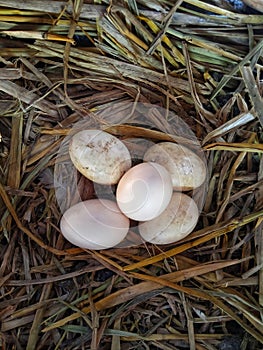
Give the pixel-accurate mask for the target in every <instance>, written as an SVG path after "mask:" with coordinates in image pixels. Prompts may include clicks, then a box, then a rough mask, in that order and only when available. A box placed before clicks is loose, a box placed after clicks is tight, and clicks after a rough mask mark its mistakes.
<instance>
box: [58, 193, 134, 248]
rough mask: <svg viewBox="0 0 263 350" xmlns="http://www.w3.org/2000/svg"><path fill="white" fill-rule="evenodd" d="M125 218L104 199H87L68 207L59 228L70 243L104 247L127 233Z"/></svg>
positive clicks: (109, 246) (118, 241)
mask: <svg viewBox="0 0 263 350" xmlns="http://www.w3.org/2000/svg"><path fill="white" fill-rule="evenodd" d="M129 225H130V222H129V219H128V218H127V217H126V216H125V215H123V214H122V213H121V212H120V210H119V208H118V206H117V204H116V203H115V202H113V201H111V200H108V199H90V200H86V201H83V202H79V203H77V204H75V205H73V206H72V207H70V208H69V209H68V210H67V211H66V212H65V213H64V214H63V216H62V219H61V222H60V228H61V232H62V234H63V236H64V237H65V238H66V239H67V240H68V241H69V242H71V243H72V244H74V245H76V246H78V247H80V248H85V249H94V250H98V249H107V248H111V247H114V246H115V245H117V244H118V243H120V242H121V241H122V240H123V239H124V238H125V236H126V235H127V233H128V230H129Z"/></svg>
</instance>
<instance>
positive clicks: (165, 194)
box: [116, 162, 173, 221]
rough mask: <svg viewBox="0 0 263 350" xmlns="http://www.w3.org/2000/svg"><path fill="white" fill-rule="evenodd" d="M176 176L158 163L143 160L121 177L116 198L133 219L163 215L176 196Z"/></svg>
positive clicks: (123, 210) (147, 218)
mask: <svg viewBox="0 0 263 350" xmlns="http://www.w3.org/2000/svg"><path fill="white" fill-rule="evenodd" d="M172 192H173V186H172V179H171V176H170V174H169V173H168V171H167V170H166V169H165V168H164V167H163V166H162V165H160V164H157V163H151V162H149V163H140V164H138V165H136V166H134V167H132V168H131V169H129V170H128V171H127V172H126V173H125V174H124V175H123V177H122V178H121V179H120V181H119V184H118V186H117V191H116V199H117V203H118V206H119V208H120V210H121V211H122V212H123V213H124V214H125V215H126V216H128V217H129V218H131V219H133V220H136V221H141V220H144V221H146V220H151V219H153V218H155V217H156V216H158V215H160V214H161V212H162V211H163V210H164V209H165V208H166V207H167V205H168V204H169V202H170V199H171V197H172Z"/></svg>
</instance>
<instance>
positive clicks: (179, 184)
mask: <svg viewBox="0 0 263 350" xmlns="http://www.w3.org/2000/svg"><path fill="white" fill-rule="evenodd" d="M69 155H70V158H71V160H72V163H73V164H74V166H75V167H76V169H77V170H78V171H79V172H80V173H81V174H82V175H84V176H85V177H86V178H88V179H90V180H92V181H94V182H96V183H99V184H104V185H113V184H117V191H116V202H114V201H110V200H106V199H100V198H98V199H89V200H86V201H83V202H80V203H78V204H75V205H74V206H72V207H71V208H69V209H68V210H67V211H66V212H65V213H64V214H63V217H62V219H61V223H60V227H61V232H62V234H63V235H64V236H65V238H66V239H67V240H68V241H70V242H71V243H73V244H74V245H76V246H79V247H81V248H86V249H94V250H97V249H107V248H111V247H114V246H116V245H118V243H120V242H122V241H123V240H124V239H125V237H126V235H127V233H128V231H129V225H130V220H129V219H132V220H136V221H138V222H139V226H138V227H139V232H140V235H141V237H142V238H143V239H144V240H145V241H148V242H151V243H155V244H166V243H172V242H175V241H177V240H180V239H182V238H183V237H185V236H186V235H187V234H189V233H190V232H191V231H192V230H193V229H194V227H195V225H196V223H197V220H198V214H199V213H198V208H197V206H196V204H195V202H194V201H193V200H192V199H191V198H190V197H189V196H187V195H185V194H182V193H176V192H174V193H173V190H180V191H181V190H188V189H192V188H196V187H198V186H200V185H201V184H202V183H203V182H204V180H205V177H206V168H205V165H204V163H203V162H202V160H201V159H200V158H199V157H198V156H196V155H195V154H194V153H193V152H192V151H190V150H189V149H188V148H186V147H183V146H180V145H177V144H174V143H172V142H161V143H159V144H155V145H154V146H152V147H150V148H149V149H148V151H147V152H146V153H145V156H144V162H143V163H141V164H138V165H136V166H134V167H131V164H132V162H131V156H130V153H129V150H128V149H127V147H126V146H125V144H124V143H123V142H121V141H120V140H119V139H118V138H117V137H115V136H113V135H111V134H108V133H106V132H104V131H101V130H82V131H80V132H78V133H76V134H75V135H74V136H73V137H72V139H71V142H70V145H69Z"/></svg>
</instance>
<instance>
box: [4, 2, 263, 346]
mask: <svg viewBox="0 0 263 350" xmlns="http://www.w3.org/2000/svg"><path fill="white" fill-rule="evenodd" d="M218 3H220V6H219V5H218ZM233 3H235V4H236V6H237V5H239V6H240V7H239V8H237V7H236V8H234V7H233V6H234V5H231V4H233ZM262 24H263V15H262V14H260V13H256V12H255V11H250V9H249V8H246V7H245V6H244V5H242V1H237V2H233V1H223V2H222V1H221V2H219V1H215V0H214V1H205V0H203V1H200V0H186V1H175V2H172V1H163V0H150V1H144V0H140V1H135V0H127V1H120V2H117V1H110V2H108V1H100V0H97V1H94V2H93V1H80V0H75V1H74V0H72V1H53V0H46V1H38V0H34V1H31V0H25V1H22V2H21V1H17V0H8V1H5V0H3V1H0V45H1V50H0V96H1V98H0V107H1V115H0V217H1V221H0V242H1V245H0V246H1V249H0V292H1V294H0V319H1V329H0V344H1V346H2V348H3V349H27V350H32V349H66V350H69V349H92V350H94V349H101V350H104V349H105V350H107V349H111V350H119V349H166V350H168V349H183V348H186V349H191V350H195V349H196V350H205V349H209V350H216V349H225V348H226V347H227V346H228V348H229V346H230V345H231V344H232V349H234V348H236V349H239V348H240V349H250V350H253V349H255V350H256V349H260V348H262V346H263V345H262V344H263V324H262V319H263V313H262V306H263V243H262V242H263V233H262V232H263V230H262V228H263V222H262V217H263V185H262V184H263V182H262V181H263V162H262V150H263V146H262V127H263V114H262V111H263V108H262V103H263V102H262V47H263V40H262V39H263V38H262ZM115 102H116V104H117V105H118V106H122V107H121V108H120V110H121V109H122V108H123V110H125V106H126V105H127V104H129V103H131V102H134V103H135V104H136V103H138V102H140V103H141V102H142V103H151V104H155V105H159V106H162V107H163V108H164V109H165V110H166V111H167V115H166V116H163V117H162V118H163V119H162V118H159V119H158V118H156V116H155V115H154V113H149V115H147V116H145V117H146V118H147V120H148V121H149V122H150V123H151V122H152V123H154V124H156V122H157V123H159V125H160V129H161V126H162V124H163V123H164V122H166V119H165V118H166V117H167V116H168V110H170V111H172V112H174V113H175V114H177V115H178V116H180V117H181V118H182V119H183V120H184V121H185V122H186V123H188V125H189V126H190V127H191V129H192V131H193V132H194V133H195V135H196V137H197V138H198V140H199V141H200V143H201V144H202V147H203V150H204V152H205V155H206V157H207V164H208V171H209V183H208V189H207V197H206V202H205V205H204V208H203V211H202V213H201V216H200V220H199V223H198V225H197V228H196V230H195V232H193V233H192V234H191V235H190V236H188V237H187V238H186V239H184V240H183V241H181V242H178V243H176V244H174V245H170V246H164V247H157V246H153V245H149V244H147V245H142V246H138V247H133V248H129V249H124V248H123V249H110V250H106V251H101V252H93V251H82V250H81V249H78V248H75V247H72V246H71V245H70V244H68V243H67V242H65V240H64V239H63V238H62V236H61V234H60V230H59V221H60V217H61V213H60V208H59V207H58V203H57V201H56V196H55V191H54V188H53V171H54V165H55V161H56V155H57V153H58V150H59V147H60V145H61V142H62V141H63V140H64V138H65V136H66V135H67V134H68V133H69V132H70V131H71V129H72V126H73V125H74V124H75V123H76V122H78V121H79V120H81V119H86V120H87V122H89V121H90V122H91V121H92V122H94V119H92V118H95V121H96V122H97V123H98V124H99V125H100V126H101V128H103V129H106V130H107V131H108V132H111V133H112V134H114V135H117V136H118V137H120V138H125V137H127V136H138V135H139V136H140V137H145V138H149V139H151V140H154V141H158V140H169V139H170V137H171V135H169V133H167V134H163V133H160V132H158V131H155V130H149V129H146V128H143V127H136V126H126V125H117V126H114V127H113V126H111V127H109V125H107V123H106V122H105V113H107V110H108V107H109V105H111V104H112V103H115ZM120 110H118V111H116V112H118V113H119V112H120ZM110 123H111V124H112V123H114V119H112V120H110ZM178 140H179V142H181V143H188V144H189V141H188V140H186V139H184V138H181V139H180V137H179V138H178ZM190 146H191V147H194V146H195V145H194V144H191V145H190ZM234 346H236V347H234Z"/></svg>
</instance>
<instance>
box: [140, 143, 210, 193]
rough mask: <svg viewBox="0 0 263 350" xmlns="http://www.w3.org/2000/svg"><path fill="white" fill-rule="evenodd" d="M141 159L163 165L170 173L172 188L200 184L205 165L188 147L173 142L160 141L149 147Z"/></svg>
mask: <svg viewBox="0 0 263 350" xmlns="http://www.w3.org/2000/svg"><path fill="white" fill-rule="evenodd" d="M143 160H144V161H145V162H156V163H158V164H161V165H162V166H164V167H165V168H166V169H167V170H168V172H169V173H170V174H171V177H172V182H173V188H174V190H182V191H187V190H190V189H194V188H197V187H199V186H201V185H202V183H203V182H204V181H205V178H206V166H205V163H204V162H203V161H202V159H201V158H200V157H199V156H197V155H196V154H195V153H194V152H192V151H191V150H190V149H189V148H187V147H184V146H182V145H178V144H176V143H173V142H160V143H157V144H155V145H153V146H152V147H150V148H149V149H148V150H147V151H146V153H145V155H144V158H143Z"/></svg>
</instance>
